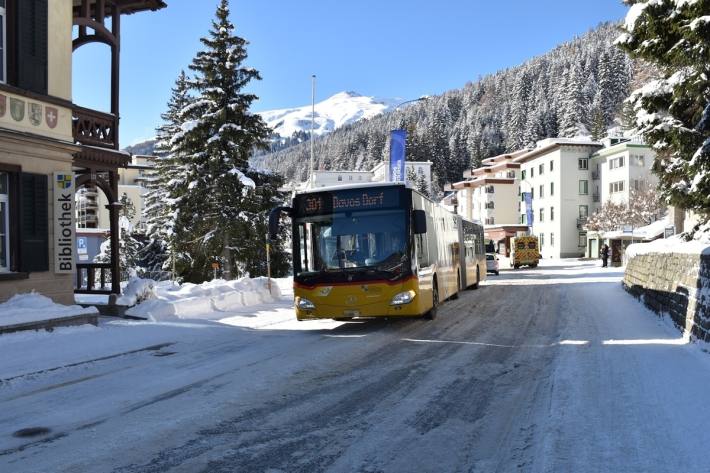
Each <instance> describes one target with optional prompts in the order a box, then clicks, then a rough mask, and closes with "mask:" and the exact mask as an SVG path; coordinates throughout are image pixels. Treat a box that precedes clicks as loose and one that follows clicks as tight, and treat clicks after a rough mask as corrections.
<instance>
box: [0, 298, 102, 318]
mask: <svg viewBox="0 0 710 473" xmlns="http://www.w3.org/2000/svg"><path fill="white" fill-rule="evenodd" d="M97 313H98V311H97V310H96V308H95V307H86V308H84V307H81V306H78V305H61V304H56V303H55V302H54V301H52V299H50V298H49V297H46V296H43V295H41V294H37V293H35V292H30V293H27V294H16V295H14V296H12V298H11V299H10V300H9V301H7V302H4V303H2V304H0V325H4V326H7V325H16V324H22V323H29V322H38V321H41V320H51V319H58V318H61V317H71V316H74V315H93V314H97Z"/></svg>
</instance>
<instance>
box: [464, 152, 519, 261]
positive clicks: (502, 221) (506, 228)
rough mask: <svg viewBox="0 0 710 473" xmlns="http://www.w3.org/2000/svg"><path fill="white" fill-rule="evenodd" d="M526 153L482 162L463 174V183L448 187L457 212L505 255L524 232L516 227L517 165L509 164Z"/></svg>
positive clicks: (495, 157)
mask: <svg viewBox="0 0 710 473" xmlns="http://www.w3.org/2000/svg"><path fill="white" fill-rule="evenodd" d="M527 151H528V150H518V151H515V152H512V153H506V154H501V155H499V156H494V157H491V158H487V159H484V160H483V161H482V162H481V167H478V168H475V169H471V170H467V171H464V178H465V180H463V181H461V182H456V183H454V184H453V185H452V186H451V187H452V189H453V190H454V191H455V192H456V201H457V204H458V205H457V212H458V213H459V214H461V215H463V216H464V217H465V218H467V219H469V220H476V221H480V222H481V223H483V228H484V232H485V236H486V239H488V240H493V241H494V242H495V243H497V245H498V249H499V250H500V252H501V254H508V253H509V251H508V250H509V249H510V239H511V238H513V237H515V236H516V235H517V234H518V233H521V232H526V231H527V226H525V225H520V223H519V222H518V216H519V208H518V207H519V200H520V166H521V165H520V164H519V163H516V162H514V161H513V160H514V159H515V158H517V157H518V156H521V155H523V154H525V153H526V152H527Z"/></svg>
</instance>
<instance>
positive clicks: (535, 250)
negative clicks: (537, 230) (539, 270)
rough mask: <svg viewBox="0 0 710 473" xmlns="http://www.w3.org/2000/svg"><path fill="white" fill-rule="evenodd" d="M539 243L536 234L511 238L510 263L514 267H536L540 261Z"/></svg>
mask: <svg viewBox="0 0 710 473" xmlns="http://www.w3.org/2000/svg"><path fill="white" fill-rule="evenodd" d="M539 248H540V246H539V243H538V240H537V237H536V236H522V237H516V238H514V239H513V254H512V255H511V257H510V265H511V266H512V267H514V268H515V269H518V268H519V267H521V266H530V267H531V268H535V267H537V264H538V263H539V262H540V251H539Z"/></svg>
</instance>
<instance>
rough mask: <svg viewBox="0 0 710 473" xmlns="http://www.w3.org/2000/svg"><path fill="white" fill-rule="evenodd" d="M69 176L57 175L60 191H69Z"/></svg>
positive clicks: (70, 181)
mask: <svg viewBox="0 0 710 473" xmlns="http://www.w3.org/2000/svg"><path fill="white" fill-rule="evenodd" d="M71 183H72V177H71V174H57V185H58V186H59V188H60V189H69V188H70V187H71Z"/></svg>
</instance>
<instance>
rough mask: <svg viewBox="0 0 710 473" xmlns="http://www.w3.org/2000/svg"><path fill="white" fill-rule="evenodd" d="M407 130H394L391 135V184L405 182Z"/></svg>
mask: <svg viewBox="0 0 710 473" xmlns="http://www.w3.org/2000/svg"><path fill="white" fill-rule="evenodd" d="M406 143H407V130H392V133H391V134H390V182H404V159H405V153H406V150H405V147H406Z"/></svg>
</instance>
